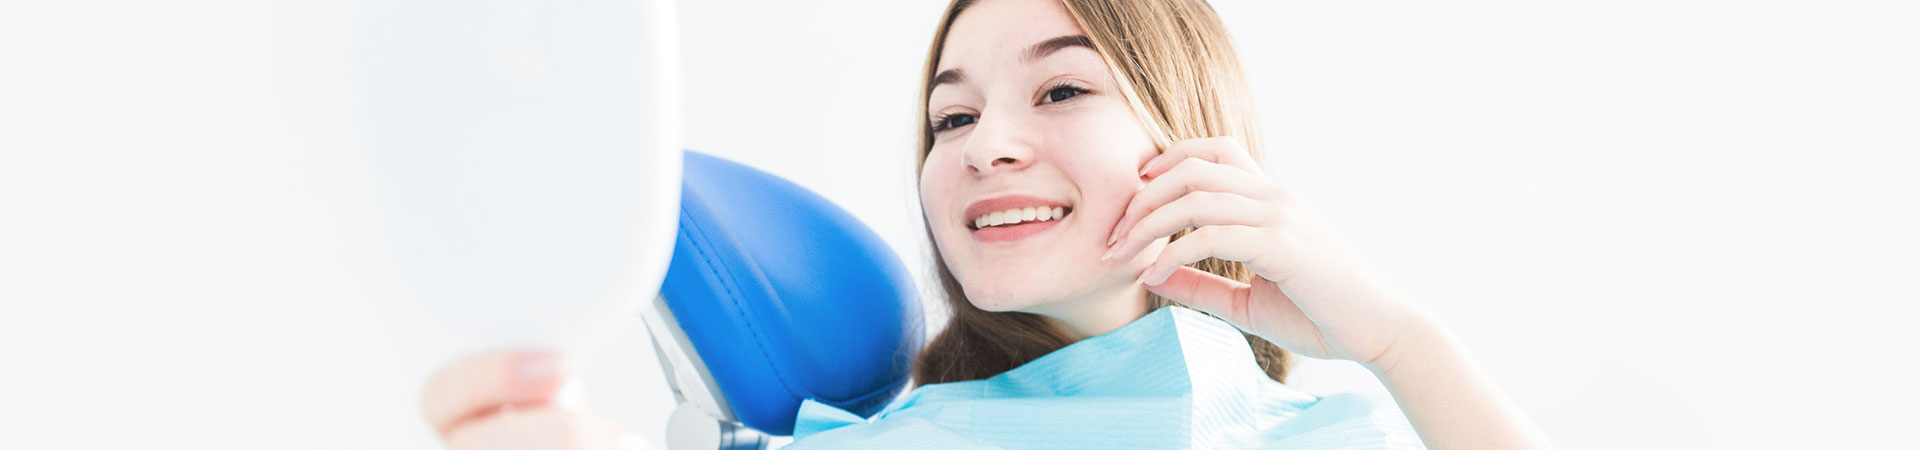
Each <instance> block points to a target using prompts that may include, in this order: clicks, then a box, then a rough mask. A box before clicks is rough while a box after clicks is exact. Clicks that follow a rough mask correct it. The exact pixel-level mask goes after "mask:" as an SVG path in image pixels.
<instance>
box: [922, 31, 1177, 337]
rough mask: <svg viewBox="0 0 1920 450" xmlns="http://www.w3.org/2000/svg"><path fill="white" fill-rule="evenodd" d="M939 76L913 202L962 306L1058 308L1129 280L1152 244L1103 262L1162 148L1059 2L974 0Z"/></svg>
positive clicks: (944, 54) (950, 41) (951, 36)
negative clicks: (1136, 254)
mask: <svg viewBox="0 0 1920 450" xmlns="http://www.w3.org/2000/svg"><path fill="white" fill-rule="evenodd" d="M934 73H935V74H937V75H936V78H935V80H934V84H935V85H934V87H933V89H932V91H931V95H930V96H929V100H928V103H927V104H928V107H927V111H926V113H927V119H928V124H929V126H930V127H932V129H933V135H934V140H933V148H932V150H931V152H930V153H929V154H928V155H927V159H926V164H925V166H923V167H922V169H921V174H920V175H921V176H920V197H921V198H920V200H921V204H922V205H923V206H924V208H925V212H926V215H927V223H928V226H929V227H930V228H931V229H932V232H933V237H934V242H935V244H936V245H937V246H938V247H939V250H940V254H941V256H942V257H943V259H944V261H945V262H946V265H947V267H948V269H949V270H951V271H952V272H953V276H954V278H955V279H956V280H958V281H959V282H960V285H961V286H962V287H963V289H964V290H965V291H966V295H967V298H968V300H969V301H971V302H972V303H973V304H974V306H976V307H978V308H980V309H983V310H987V311H1023V312H1031V313H1037V314H1043V315H1054V314H1051V313H1055V312H1058V311H1057V310H1056V309H1054V307H1056V306H1061V305H1062V304H1063V303H1069V302H1070V301H1072V300H1076V299H1083V298H1088V297H1091V296H1099V295H1104V291H1109V290H1112V289H1115V288H1126V287H1130V286H1131V285H1130V282H1131V281H1132V280H1133V277H1135V276H1137V275H1138V274H1139V272H1140V270H1141V269H1142V268H1144V267H1146V264H1147V263H1149V262H1151V261H1152V256H1154V255H1157V254H1158V246H1159V245H1160V244H1156V245H1155V247H1154V248H1150V249H1149V250H1148V251H1144V252H1141V255H1142V256H1141V257H1140V258H1137V259H1136V260H1135V261H1132V262H1108V261H1103V260H1101V256H1102V255H1103V254H1105V253H1106V251H1107V245H1106V244H1107V238H1108V236H1109V235H1110V234H1111V232H1112V231H1113V226H1114V224H1115V222H1117V221H1118V220H1119V219H1120V215H1121V213H1123V212H1124V211H1125V209H1126V206H1127V202H1128V201H1129V200H1131V199H1132V197H1133V193H1134V191H1135V190H1136V189H1137V188H1139V187H1140V186H1141V185H1142V182H1141V180H1140V177H1139V174H1138V170H1139V168H1140V165H1141V164H1142V163H1144V162H1145V161H1146V160H1147V159H1148V158H1152V157H1153V156H1154V155H1155V154H1156V153H1157V150H1156V148H1155V146H1154V143H1153V139H1152V138H1151V137H1150V136H1149V135H1148V133H1147V129H1146V128H1145V127H1144V126H1143V125H1142V124H1141V123H1140V121H1139V119H1138V118H1137V117H1136V116H1135V115H1134V113H1133V110H1132V108H1131V107H1130V106H1129V105H1128V102H1127V99H1126V98H1125V97H1124V96H1123V95H1121V93H1120V91H1119V89H1118V85H1117V84H1116V82H1115V81H1114V79H1113V75H1112V72H1110V71H1109V70H1108V68H1107V65H1106V63H1105V62H1104V61H1103V60H1102V59H1101V57H1100V54H1099V53H1098V52H1096V51H1095V50H1094V49H1093V48H1092V45H1091V44H1090V43H1088V41H1087V39H1086V37H1085V36H1084V33H1083V32H1082V31H1081V29H1080V27H1079V25H1077V24H1076V23H1075V22H1074V21H1073V18H1072V17H1071V16H1069V15H1068V13H1067V10H1066V8H1065V7H1064V6H1062V5H1061V4H1060V3H1059V2H1057V1H1052V0H990V1H983V2H980V3H978V4H975V5H973V6H971V7H969V8H968V9H967V10H966V11H964V12H962V13H961V14H960V16H959V17H958V18H956V19H955V20H954V22H953V26H952V28H951V29H950V30H949V31H948V34H947V37H946V41H945V46H944V47H943V48H942V50H941V53H940V60H939V63H938V66H936V68H935V72H934ZM1011 211H1017V212H1011ZM1056 213H1058V214H1057V215H1059V217H1055V216H1056Z"/></svg>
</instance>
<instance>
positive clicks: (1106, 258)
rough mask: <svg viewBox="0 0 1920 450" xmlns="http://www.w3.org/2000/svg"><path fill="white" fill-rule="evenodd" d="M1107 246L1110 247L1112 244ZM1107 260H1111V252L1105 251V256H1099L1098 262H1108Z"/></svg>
mask: <svg viewBox="0 0 1920 450" xmlns="http://www.w3.org/2000/svg"><path fill="white" fill-rule="evenodd" d="M1108 245H1112V244H1108ZM1109 259H1113V250H1107V254H1105V255H1100V260H1101V261H1106V260H1109Z"/></svg>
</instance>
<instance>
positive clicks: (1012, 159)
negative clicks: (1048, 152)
mask: <svg viewBox="0 0 1920 450" xmlns="http://www.w3.org/2000/svg"><path fill="white" fill-rule="evenodd" d="M1012 122H1014V121H1012V120H1004V119H1002V120H992V121H989V120H985V119H982V120H980V121H979V122H976V123H974V125H973V126H974V129H973V135H972V136H969V137H968V138H967V144H966V146H965V147H962V156H961V157H962V158H965V159H966V164H967V170H968V171H969V172H973V173H977V174H980V175H986V174H991V173H995V172H1008V171H1017V170H1020V169H1024V168H1026V167H1027V166H1028V165H1031V164H1033V158H1034V149H1033V143H1032V141H1030V140H1029V137H1028V134H1027V133H1024V132H1022V130H1021V129H1020V128H1019V126H1018V124H1017V123H1012Z"/></svg>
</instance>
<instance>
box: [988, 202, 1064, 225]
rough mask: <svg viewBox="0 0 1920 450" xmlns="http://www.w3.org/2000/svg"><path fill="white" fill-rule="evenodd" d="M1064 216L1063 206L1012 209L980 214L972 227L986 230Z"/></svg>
mask: <svg viewBox="0 0 1920 450" xmlns="http://www.w3.org/2000/svg"><path fill="white" fill-rule="evenodd" d="M1066 216H1067V208H1066V207H1064V206H1055V207H1051V208H1049V207H1045V206H1033V207H1027V208H1014V209H1009V210H1006V211H994V212H991V213H986V214H981V215H980V217H975V218H973V227H974V228H975V229H980V228H986V227H992V226H999V225H1012V224H1017V223H1024V222H1044V221H1048V220H1056V219H1060V218H1064V217H1066Z"/></svg>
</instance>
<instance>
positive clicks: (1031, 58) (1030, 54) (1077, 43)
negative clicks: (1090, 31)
mask: <svg viewBox="0 0 1920 450" xmlns="http://www.w3.org/2000/svg"><path fill="white" fill-rule="evenodd" d="M1067 47H1086V48H1087V49H1088V50H1094V48H1093V41H1091V40H1088V39H1087V36H1086V35H1082V34H1076V35H1068V36H1061V37H1057V38H1053V39H1048V40H1044V41H1040V43H1038V44H1033V47H1032V48H1028V49H1027V63H1028V64H1032V63H1033V62H1035V61H1039V60H1040V58H1045V57H1047V55H1052V54H1053V52H1057V51H1060V50H1062V49H1065V48H1067Z"/></svg>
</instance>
